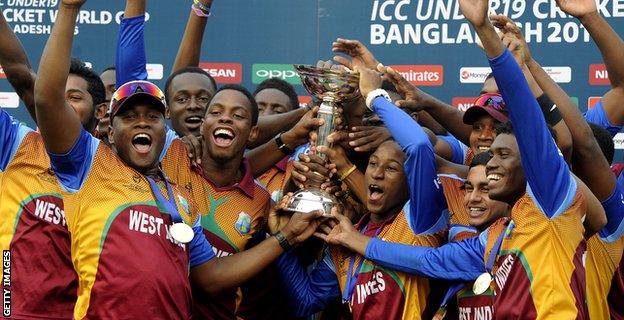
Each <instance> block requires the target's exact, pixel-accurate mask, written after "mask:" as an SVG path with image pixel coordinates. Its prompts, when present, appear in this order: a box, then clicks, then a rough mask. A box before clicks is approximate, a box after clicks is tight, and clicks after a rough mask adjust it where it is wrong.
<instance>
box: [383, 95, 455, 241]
mask: <svg viewBox="0 0 624 320" xmlns="http://www.w3.org/2000/svg"><path fill="white" fill-rule="evenodd" d="M372 106H373V110H374V111H375V113H377V114H378V115H379V117H380V118H381V120H382V121H383V122H384V124H386V127H387V128H388V130H390V133H391V134H392V137H393V138H394V139H395V140H396V141H397V142H398V143H399V145H400V146H401V148H402V149H403V152H405V155H406V160H405V164H404V166H403V167H404V170H405V175H406V176H407V181H408V186H409V189H410V216H409V217H408V219H409V220H410V226H411V227H412V229H413V231H414V233H416V234H420V233H429V232H432V231H436V230H434V229H432V227H434V226H436V225H437V222H438V220H439V218H440V216H441V214H442V212H443V211H444V209H445V208H446V201H445V200H444V196H443V193H442V190H441V189H439V188H436V185H435V181H436V180H437V168H436V163H435V154H434V152H433V146H432V145H431V143H430V142H429V137H428V136H427V134H426V133H425V131H424V130H423V129H422V128H421V127H420V125H419V124H418V123H417V122H416V121H414V120H413V119H412V118H411V117H410V116H408V115H407V114H406V113H405V112H403V111H402V110H401V109H399V108H397V107H396V106H395V105H393V104H392V103H390V102H388V101H387V100H386V99H384V98H382V97H378V98H376V99H375V100H373V103H372Z"/></svg>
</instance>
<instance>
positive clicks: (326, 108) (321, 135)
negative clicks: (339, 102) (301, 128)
mask: <svg viewBox="0 0 624 320" xmlns="http://www.w3.org/2000/svg"><path fill="white" fill-rule="evenodd" d="M335 109H336V106H335V103H334V101H333V99H332V100H330V99H323V103H321V106H320V108H319V111H318V115H317V118H319V119H323V120H325V121H324V123H323V125H322V126H320V127H319V128H318V130H317V136H316V145H317V146H326V147H329V146H330V144H329V143H328V142H327V136H329V134H330V133H332V131H333V130H334V112H335ZM318 156H319V157H321V159H323V160H327V156H326V155H325V154H323V153H319V154H318Z"/></svg>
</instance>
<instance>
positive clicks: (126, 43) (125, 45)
mask: <svg viewBox="0 0 624 320" xmlns="http://www.w3.org/2000/svg"><path fill="white" fill-rule="evenodd" d="M139 2H143V1H139ZM139 8H141V7H140V6H137V7H135V8H134V9H139ZM142 8H143V10H145V6H142ZM131 12H132V13H133V14H139V15H135V16H133V17H124V18H123V20H122V21H121V25H120V27H119V38H118V40H117V52H116V55H115V66H116V73H115V74H116V85H117V88H119V87H121V86H122V85H123V84H124V83H126V82H129V81H134V80H147V66H146V64H147V57H146V54H145V35H144V33H145V16H144V14H145V11H142V12H139V11H137V10H131Z"/></svg>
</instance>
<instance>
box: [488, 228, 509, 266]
mask: <svg viewBox="0 0 624 320" xmlns="http://www.w3.org/2000/svg"><path fill="white" fill-rule="evenodd" d="M505 233H507V225H506V226H505V228H504V229H503V231H502V232H501V234H500V235H499V236H498V239H496V243H495V244H494V247H493V248H492V251H490V256H489V257H488V261H487V266H486V267H487V269H486V270H485V271H486V272H490V273H491V272H492V267H494V260H496V257H497V256H498V251H500V247H501V245H502V244H503V238H504V237H505Z"/></svg>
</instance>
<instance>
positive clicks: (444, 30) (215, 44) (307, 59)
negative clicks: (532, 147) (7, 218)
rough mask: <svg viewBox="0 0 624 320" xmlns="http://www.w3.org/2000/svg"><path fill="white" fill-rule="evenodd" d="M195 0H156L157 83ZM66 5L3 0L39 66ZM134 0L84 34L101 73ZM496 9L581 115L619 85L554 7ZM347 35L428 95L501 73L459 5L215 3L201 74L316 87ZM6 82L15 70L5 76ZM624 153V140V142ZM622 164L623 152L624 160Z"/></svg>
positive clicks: (85, 24) (81, 39) (606, 2)
mask: <svg viewBox="0 0 624 320" xmlns="http://www.w3.org/2000/svg"><path fill="white" fill-rule="evenodd" d="M190 3H191V1H181V0H176V1H167V0H149V1H148V17H147V19H148V23H147V27H146V42H147V43H146V45H147V51H148V62H149V65H148V70H149V77H150V79H151V80H153V81H155V82H156V83H158V84H159V85H164V82H165V80H166V76H167V75H168V74H169V73H170V72H171V65H172V62H173V59H174V57H175V54H176V50H177V47H178V43H179V41H180V38H181V36H182V33H183V31H184V26H185V24H186V20H187V18H188V15H189V7H190ZM598 3H599V10H600V13H601V14H602V15H603V16H605V17H607V20H608V21H609V22H610V24H611V25H612V27H613V28H614V29H615V30H618V31H619V32H624V31H622V30H624V19H622V17H624V0H598ZM57 6H58V0H0V8H2V10H3V13H4V16H5V17H6V19H7V21H8V22H9V24H10V25H11V27H12V28H13V29H14V31H15V33H17V34H18V37H19V38H20V40H21V41H22V43H23V44H24V46H25V47H26V50H27V52H28V55H29V57H30V59H31V61H32V64H33V66H34V67H35V69H36V68H37V65H38V61H39V57H40V55H41V52H42V50H43V46H44V44H45V41H46V39H47V37H48V35H49V33H50V31H51V28H52V24H53V22H54V19H55V18H56V12H57ZM123 6H124V1H121V0H118V1H93V0H92V1H89V2H88V3H87V4H86V5H85V6H84V8H83V10H82V11H81V13H80V15H79V18H78V25H77V27H76V30H75V34H76V40H75V44H74V50H73V53H74V55H75V56H76V57H79V58H81V59H83V60H85V61H88V62H90V63H91V64H92V66H93V68H94V69H95V70H98V71H101V70H102V69H104V68H106V67H107V66H109V65H112V64H113V63H114V56H115V42H116V37H117V31H118V28H119V20H120V17H121V15H122V14H123ZM491 6H492V11H495V12H497V13H499V14H506V15H508V16H510V17H512V18H513V19H514V20H515V21H517V22H519V23H521V25H522V27H523V30H524V33H525V36H526V38H527V40H528V41H529V42H530V44H531V46H532V50H533V53H534V56H535V57H536V58H538V59H539V61H540V62H541V63H542V65H543V66H545V68H546V69H547V71H548V72H549V74H550V75H551V76H552V77H553V78H554V79H555V80H556V81H557V82H559V83H560V84H561V85H562V86H563V87H564V89H565V90H566V91H567V92H568V93H569V94H570V95H571V96H573V97H574V99H575V101H577V102H578V105H579V108H581V110H586V109H587V108H588V107H590V108H591V107H592V106H593V104H595V103H596V101H598V99H599V97H600V96H601V95H602V94H604V92H606V91H607V90H608V89H609V86H608V85H609V81H608V78H607V72H606V70H605V67H604V65H603V64H602V61H601V56H600V54H599V52H598V50H597V49H596V47H595V46H594V44H593V43H592V42H591V40H590V38H589V35H588V34H587V32H586V31H585V30H584V28H583V27H582V26H581V24H580V23H579V22H578V21H577V20H576V19H574V18H571V17H568V16H566V15H565V14H563V13H562V12H561V11H559V10H558V9H557V8H556V6H555V4H554V0H493V1H491ZM623 35H624V34H623ZM337 37H343V38H354V39H358V40H360V41H362V42H363V43H364V44H366V45H367V46H368V47H369V48H370V49H371V50H372V51H373V53H374V54H375V55H376V56H377V57H378V58H379V59H380V60H381V61H383V62H384V63H386V64H388V65H393V66H395V67H396V69H397V70H399V71H400V72H402V73H403V74H404V75H405V77H406V78H407V79H409V80H410V81H411V82H412V83H414V84H417V85H419V86H421V87H422V88H423V89H424V90H425V91H427V92H429V93H431V94H433V95H435V96H437V97H439V98H441V99H442V100H444V101H447V102H449V103H452V104H453V105H455V106H457V107H459V108H466V107H468V106H469V105H470V103H471V101H472V99H474V97H475V96H476V95H478V92H479V89H480V84H481V83H482V82H483V79H484V78H485V76H486V75H487V74H488V73H489V69H488V68H487V61H486V60H485V57H484V55H483V53H482V51H481V49H480V48H479V47H478V46H477V45H476V42H477V39H476V36H475V34H474V32H473V31H472V30H470V27H469V25H468V23H466V22H465V21H464V19H463V16H462V15H461V13H460V10H459V6H458V3H457V1H456V0H269V1H266V0H228V1H223V0H215V3H214V4H213V13H212V16H211V17H210V19H209V22H208V28H207V30H206V35H205V38H204V39H205V40H204V46H203V52H202V56H201V58H202V63H201V67H203V68H205V69H206V70H208V71H209V72H210V73H211V74H212V75H213V76H214V77H215V78H216V79H217V81H218V82H219V83H222V84H223V83H240V84H243V85H245V86H247V87H248V88H249V89H254V88H255V86H256V85H257V84H258V83H260V82H261V81H262V80H264V79H267V78H269V77H280V78H282V79H284V80H286V81H288V82H290V83H292V84H294V85H296V88H297V91H298V93H299V94H300V95H301V96H302V100H303V101H308V100H309V99H308V98H307V97H305V96H306V92H305V90H303V88H302V87H301V85H300V84H299V79H298V77H297V75H296V73H295V72H294V70H293V68H292V66H291V64H293V63H308V64H313V63H315V62H316V61H317V60H318V59H325V60H327V59H330V58H331V57H332V56H333V54H332V52H331V43H332V41H333V40H334V39H336V38H337ZM0 78H4V74H2V73H0ZM0 105H2V107H4V108H6V109H7V110H8V111H9V112H10V113H11V114H13V115H15V116H16V117H18V118H19V119H20V120H22V121H24V122H27V123H28V124H32V121H30V119H29V118H28V116H27V113H26V112H25V110H24V108H23V105H22V104H21V103H20V101H19V99H18V98H17V95H16V94H15V93H13V92H12V89H11V87H10V86H9V84H8V82H7V81H6V80H1V79H0ZM616 144H617V147H619V148H621V149H624V137H622V138H620V137H618V138H616ZM618 159H619V160H622V154H621V152H620V154H618Z"/></svg>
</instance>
